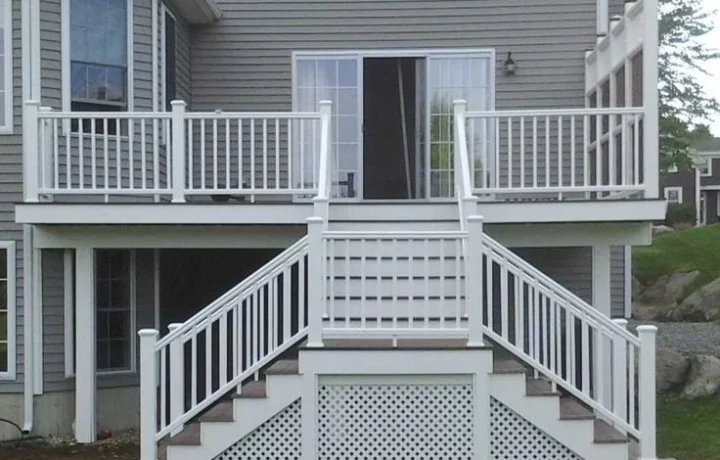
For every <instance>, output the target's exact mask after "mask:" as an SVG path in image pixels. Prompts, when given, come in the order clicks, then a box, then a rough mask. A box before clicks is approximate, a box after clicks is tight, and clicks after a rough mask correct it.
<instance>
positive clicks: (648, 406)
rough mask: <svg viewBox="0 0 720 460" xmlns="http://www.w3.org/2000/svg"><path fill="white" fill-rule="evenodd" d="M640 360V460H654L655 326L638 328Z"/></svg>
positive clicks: (655, 457) (655, 423) (655, 424)
mask: <svg viewBox="0 0 720 460" xmlns="http://www.w3.org/2000/svg"><path fill="white" fill-rule="evenodd" d="M637 332H638V335H639V336H640V359H639V371H638V374H639V375H638V397H639V398H640V415H639V417H638V419H639V422H640V460H656V459H657V455H656V452H655V449H656V444H657V440H656V436H657V434H656V430H657V422H656V415H655V410H656V409H655V405H656V402H655V391H656V389H655V334H656V333H657V328H656V327H655V326H639V327H638V328H637Z"/></svg>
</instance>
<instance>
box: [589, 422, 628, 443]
mask: <svg viewBox="0 0 720 460" xmlns="http://www.w3.org/2000/svg"><path fill="white" fill-rule="evenodd" d="M595 442H596V443H598V444H616V443H626V442H628V438H627V436H625V435H624V434H622V433H620V432H619V431H618V430H616V429H615V428H613V427H612V426H610V424H609V423H607V422H606V421H604V420H595Z"/></svg>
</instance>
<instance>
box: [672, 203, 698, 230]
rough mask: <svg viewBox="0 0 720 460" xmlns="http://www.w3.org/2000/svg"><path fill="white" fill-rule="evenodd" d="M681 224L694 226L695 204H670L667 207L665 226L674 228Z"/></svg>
mask: <svg viewBox="0 0 720 460" xmlns="http://www.w3.org/2000/svg"><path fill="white" fill-rule="evenodd" d="M681 224H690V225H695V204H694V203H682V204H676V203H671V204H669V205H668V210H667V214H666V215H665V225H667V226H669V227H676V226H678V225H681Z"/></svg>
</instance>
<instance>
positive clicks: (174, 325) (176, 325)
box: [168, 323, 182, 332]
mask: <svg viewBox="0 0 720 460" xmlns="http://www.w3.org/2000/svg"><path fill="white" fill-rule="evenodd" d="M180 326H182V323H172V324H168V330H169V331H170V332H173V331H174V330H175V329H177V328H179V327H180Z"/></svg>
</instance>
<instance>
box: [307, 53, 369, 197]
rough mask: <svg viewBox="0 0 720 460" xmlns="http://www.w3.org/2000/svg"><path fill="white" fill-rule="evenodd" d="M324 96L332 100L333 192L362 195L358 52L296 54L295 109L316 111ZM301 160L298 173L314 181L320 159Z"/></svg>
mask: <svg viewBox="0 0 720 460" xmlns="http://www.w3.org/2000/svg"><path fill="white" fill-rule="evenodd" d="M322 100H330V101H332V103H333V107H332V126H331V135H332V140H331V144H330V146H331V154H332V155H333V158H332V164H333V171H332V182H333V196H334V197H336V198H338V197H339V198H361V197H362V183H363V181H362V136H361V129H362V108H361V105H362V61H361V59H360V56H359V55H356V54H348V55H336V54H334V55H326V56H323V55H302V56H296V59H295V91H294V110H298V111H301V112H314V111H317V110H318V102H320V101H322ZM309 129H310V128H309ZM305 138H306V139H308V138H309V137H305ZM300 161H301V162H302V163H304V164H303V165H302V167H301V166H300V165H296V168H297V169H296V172H295V177H300V176H303V177H302V180H304V181H305V182H311V181H313V180H314V178H315V176H314V175H316V174H317V165H316V162H317V159H316V158H313V157H312V156H306V157H304V158H302V159H300ZM350 182H352V183H350Z"/></svg>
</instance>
